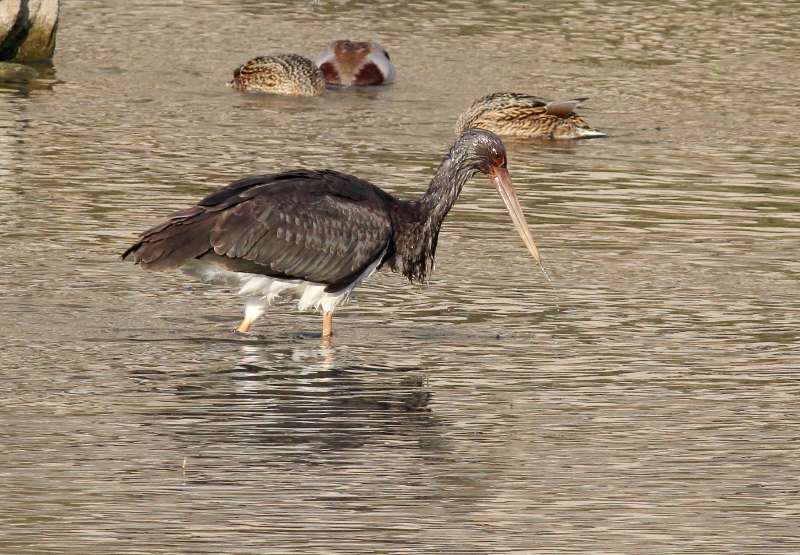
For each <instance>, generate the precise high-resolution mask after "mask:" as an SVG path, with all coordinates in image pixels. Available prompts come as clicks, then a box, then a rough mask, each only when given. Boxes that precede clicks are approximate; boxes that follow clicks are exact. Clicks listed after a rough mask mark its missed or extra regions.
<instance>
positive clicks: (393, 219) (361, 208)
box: [122, 129, 541, 338]
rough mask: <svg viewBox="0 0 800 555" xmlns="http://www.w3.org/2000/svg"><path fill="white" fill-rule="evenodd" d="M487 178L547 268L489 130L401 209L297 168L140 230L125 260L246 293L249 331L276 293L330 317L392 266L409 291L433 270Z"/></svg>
mask: <svg viewBox="0 0 800 555" xmlns="http://www.w3.org/2000/svg"><path fill="white" fill-rule="evenodd" d="M478 172H480V173H483V174H485V175H487V176H488V177H489V181H490V183H491V184H492V185H493V186H494V187H496V188H497V191H498V192H499V193H500V196H501V198H502V199H503V201H504V202H505V204H506V207H507V208H508V211H509V213H510V215H511V219H512V221H513V223H514V226H515V227H516V229H517V231H518V232H519V235H520V237H522V241H523V242H524V243H525V246H526V247H527V248H528V250H529V251H530V253H531V255H532V256H533V257H534V259H535V260H536V261H537V262H539V264H540V265H541V260H540V258H539V253H538V251H537V249H536V245H535V244H534V241H533V237H532V236H531V233H530V231H529V229H528V225H527V223H526V221H525V217H524V215H523V213H522V208H521V207H520V204H519V201H518V200H517V196H516V193H515V191H514V187H513V185H512V184H511V178H510V177H509V174H508V170H507V168H506V150H505V147H504V146H503V142H502V141H501V140H500V138H499V137H498V136H497V135H495V134H494V133H492V132H490V131H485V130H482V129H468V130H466V131H464V132H463V133H462V134H461V135H460V136H459V137H458V138H457V139H456V141H455V143H454V144H453V146H452V147H451V148H450V151H449V152H448V153H447V154H446V155H445V157H444V159H443V160H442V162H441V164H440V165H439V168H438V169H437V170H436V174H435V175H434V177H433V179H432V180H431V183H430V186H429V187H428V190H427V191H426V192H425V193H424V194H423V195H422V197H421V198H419V199H417V200H400V199H398V198H396V197H394V196H393V195H390V194H389V193H387V192H385V191H383V190H382V189H380V188H378V187H376V186H375V185H373V184H371V183H369V182H367V181H364V180H363V179H359V178H357V177H355V176H352V175H347V174H344V173H339V172H336V171H330V170H316V171H314V170H294V171H287V172H283V173H274V174H268V175H259V176H254V177H246V178H244V179H240V180H239V181H235V182H233V183H231V184H230V185H228V186H227V187H225V188H223V189H220V190H219V191H217V192H215V193H212V194H210V195H208V196H207V197H205V198H204V199H202V200H201V201H200V202H198V203H197V204H196V205H194V206H192V207H190V208H187V209H185V210H181V211H179V212H176V213H175V214H173V215H172V216H171V217H170V218H169V219H168V220H167V221H165V222H163V223H161V224H159V225H157V226H155V227H153V228H151V229H149V230H147V231H145V232H144V233H143V234H142V236H141V237H140V238H139V240H138V241H137V242H136V243H135V244H134V245H133V246H131V247H130V248H128V249H127V250H126V251H125V253H124V254H123V255H122V258H123V259H127V258H129V257H130V258H133V260H134V262H136V263H137V264H140V265H141V266H142V267H143V268H145V269H147V270H170V269H175V268H180V269H182V270H183V271H184V272H186V273H187V274H190V275H192V276H195V277H197V278H200V279H202V280H203V281H208V282H215V283H224V284H229V285H234V286H236V287H238V288H239V295H241V296H243V297H244V298H245V299H246V301H245V311H244V312H245V316H244V320H243V321H242V323H241V324H240V325H239V327H238V329H237V331H238V332H241V333H247V332H248V331H249V330H250V328H251V326H252V325H253V322H255V321H256V319H258V318H259V317H260V316H261V315H262V314H263V313H264V311H265V310H266V307H267V306H268V305H269V304H270V303H272V301H273V300H274V299H275V298H276V297H277V296H278V295H280V294H281V293H288V292H292V293H294V294H295V295H296V296H297V297H299V302H298V308H299V309H300V310H306V309H309V308H314V309H317V310H320V311H321V312H322V313H323V315H324V316H323V326H322V336H323V337H324V338H329V337H330V336H331V335H332V333H333V312H334V310H335V309H336V307H337V306H338V305H340V304H341V303H343V302H345V301H346V300H347V299H348V298H349V297H350V294H351V293H352V292H353V289H354V288H355V287H356V286H357V285H358V284H359V283H361V282H362V281H363V280H364V279H366V278H367V277H369V276H370V274H372V273H373V272H374V271H375V270H377V269H380V268H384V267H386V268H389V269H391V270H392V271H394V272H398V273H401V274H403V275H404V276H405V277H406V278H408V279H409V280H410V281H412V282H420V283H423V282H426V281H427V279H428V278H429V276H430V275H431V272H432V271H433V261H434V256H435V254H436V243H437V239H438V237H439V230H440V228H441V226H442V222H443V221H444V219H445V216H447V213H448V212H449V211H450V208H452V206H453V204H454V203H455V201H456V199H457V198H458V195H459V193H461V189H462V188H463V187H464V184H465V183H466V182H467V180H469V179H470V178H471V177H472V176H473V175H474V174H476V173H478Z"/></svg>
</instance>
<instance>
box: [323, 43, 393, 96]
mask: <svg viewBox="0 0 800 555" xmlns="http://www.w3.org/2000/svg"><path fill="white" fill-rule="evenodd" d="M317 66H319V68H320V69H321V70H322V73H323V75H324V76H325V82H326V83H328V84H329V85H339V86H342V87H351V86H365V85H385V84H387V83H391V82H393V81H394V77H395V71H394V65H392V61H391V59H389V53H388V52H386V49H385V48H384V47H383V46H381V45H380V44H378V43H377V42H353V41H351V40H337V41H335V42H332V43H331V44H330V46H328V49H327V50H325V52H323V53H322V55H321V56H320V57H319V58H317Z"/></svg>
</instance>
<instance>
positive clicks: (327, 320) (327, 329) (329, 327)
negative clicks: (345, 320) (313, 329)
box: [322, 312, 333, 339]
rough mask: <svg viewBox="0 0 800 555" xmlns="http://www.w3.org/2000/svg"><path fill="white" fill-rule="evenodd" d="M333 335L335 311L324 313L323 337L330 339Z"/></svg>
mask: <svg viewBox="0 0 800 555" xmlns="http://www.w3.org/2000/svg"><path fill="white" fill-rule="evenodd" d="M332 335H333V312H326V313H324V314H323V315H322V339H330V338H331V336H332Z"/></svg>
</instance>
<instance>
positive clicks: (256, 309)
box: [236, 303, 264, 333]
mask: <svg viewBox="0 0 800 555" xmlns="http://www.w3.org/2000/svg"><path fill="white" fill-rule="evenodd" d="M262 314H264V305H262V304H258V303H247V304H246V305H245V307H244V320H242V323H241V324H239V327H238V328H236V331H238V332H239V333H247V332H249V331H250V328H251V327H252V326H253V322H255V321H256V320H258V318H259V317H260V316H261V315H262Z"/></svg>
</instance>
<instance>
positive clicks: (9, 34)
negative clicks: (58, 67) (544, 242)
mask: <svg viewBox="0 0 800 555" xmlns="http://www.w3.org/2000/svg"><path fill="white" fill-rule="evenodd" d="M58 4H59V1H58V0H0V60H13V61H15V62H36V61H44V60H49V59H50V58H52V57H53V51H54V50H55V47H56V29H57V28H58V8H59V5H58Z"/></svg>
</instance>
